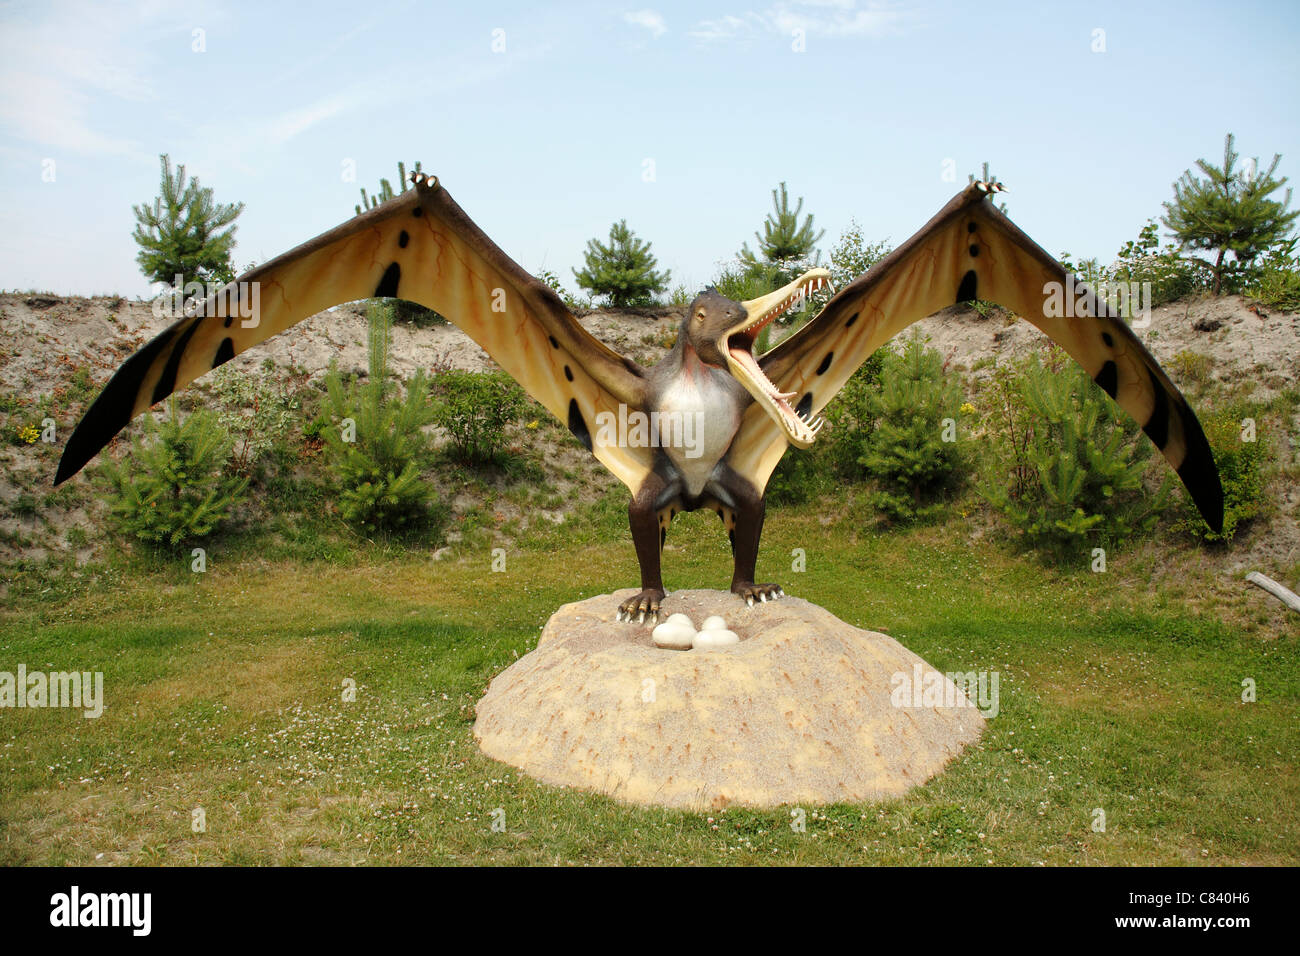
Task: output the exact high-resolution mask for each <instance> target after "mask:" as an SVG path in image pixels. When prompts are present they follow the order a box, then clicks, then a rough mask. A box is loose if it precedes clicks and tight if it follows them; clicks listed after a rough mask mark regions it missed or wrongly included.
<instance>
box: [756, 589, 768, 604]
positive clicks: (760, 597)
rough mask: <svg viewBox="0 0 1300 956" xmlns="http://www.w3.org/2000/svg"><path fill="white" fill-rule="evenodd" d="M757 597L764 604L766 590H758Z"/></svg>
mask: <svg viewBox="0 0 1300 956" xmlns="http://www.w3.org/2000/svg"><path fill="white" fill-rule="evenodd" d="M758 599H759V600H760V601H762V602H763V603H764V604H766V603H767V592H766V591H759V592H758Z"/></svg>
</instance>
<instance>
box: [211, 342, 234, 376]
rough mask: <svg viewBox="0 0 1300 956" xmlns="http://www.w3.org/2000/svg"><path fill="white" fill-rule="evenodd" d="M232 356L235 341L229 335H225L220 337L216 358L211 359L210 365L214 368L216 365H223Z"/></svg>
mask: <svg viewBox="0 0 1300 956" xmlns="http://www.w3.org/2000/svg"><path fill="white" fill-rule="evenodd" d="M234 357H235V343H234V341H233V340H231V338H230V337H229V336H227V337H226V338H224V339H222V340H221V344H220V345H218V346H217V355H216V358H214V359H213V360H212V367H213V368H216V367H217V366H218V365H225V364H226V363H227V362H229V361H230V360H231V359H232V358H234Z"/></svg>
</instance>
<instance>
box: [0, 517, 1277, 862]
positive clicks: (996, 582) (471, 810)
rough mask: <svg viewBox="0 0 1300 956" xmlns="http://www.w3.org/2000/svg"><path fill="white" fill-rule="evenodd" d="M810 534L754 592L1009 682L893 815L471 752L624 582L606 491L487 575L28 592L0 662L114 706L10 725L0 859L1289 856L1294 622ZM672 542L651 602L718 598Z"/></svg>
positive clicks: (450, 569)
mask: <svg viewBox="0 0 1300 956" xmlns="http://www.w3.org/2000/svg"><path fill="white" fill-rule="evenodd" d="M820 519H821V516H820V515H819V514H818V513H817V511H816V510H814V509H813V508H811V507H806V508H788V509H782V510H779V511H774V512H773V513H772V514H770V515H769V517H768V521H767V527H766V531H765V537H764V549H763V555H762V559H761V560H760V576H761V577H763V578H764V579H767V580H777V581H780V582H781V583H782V584H783V585H785V586H786V588H787V590H789V591H790V592H791V593H793V594H797V595H799V596H801V597H804V598H807V599H809V600H812V601H815V602H817V603H819V604H822V605H823V606H825V607H826V608H828V609H829V610H830V611H832V612H833V613H835V614H837V615H838V616H840V617H841V618H843V619H844V620H846V621H848V622H850V623H852V624H854V625H857V626H861V627H866V628H874V629H879V630H885V631H887V632H889V633H890V634H892V635H893V636H894V637H896V638H898V639H899V640H900V641H902V642H903V643H904V644H905V645H906V646H908V647H909V648H911V649H912V650H914V651H916V652H917V653H919V654H920V655H921V656H922V657H924V658H926V659H927V660H928V661H930V663H932V664H933V665H934V666H936V667H937V668H939V669H940V670H947V671H955V670H961V671H966V670H979V669H985V670H996V671H998V672H999V674H1000V678H1001V700H1000V713H999V715H998V716H997V717H996V718H995V719H993V720H992V721H991V722H990V724H989V729H988V732H987V733H986V734H985V736H984V738H983V739H982V740H981V741H980V742H979V743H978V744H977V745H976V746H974V747H972V748H971V749H969V750H968V751H967V752H966V753H965V754H964V755H963V756H961V757H960V758H958V759H957V760H956V761H954V762H953V763H952V764H951V765H950V766H949V768H948V769H947V770H946V771H945V772H944V773H942V774H941V775H939V776H938V777H936V778H935V779H933V780H932V781H930V782H929V783H928V784H926V785H925V786H922V787H920V788H918V789H916V790H914V791H913V792H912V793H911V794H909V795H908V796H907V797H906V798H904V799H901V800H895V801H890V802H886V803H880V804H866V805H835V806H830V807H825V808H811V807H810V808H807V809H808V811H809V812H808V818H807V832H804V833H796V832H793V831H792V830H791V828H790V826H789V823H790V817H789V811H788V810H773V811H752V810H743V809H735V808H733V809H729V810H726V811H720V812H718V811H715V812H709V813H698V814H695V813H683V812H678V811H667V810H646V809H640V808H635V807H630V806H625V805H623V804H619V803H617V802H614V801H612V800H609V799H606V798H604V797H601V796H597V795H593V794H586V793H581V792H575V791H571V790H561V789H556V788H552V787H547V786H544V785H541V784H538V783H534V782H533V781H531V780H529V779H528V778H526V777H524V776H523V775H522V774H520V773H519V772H517V771H515V770H514V769H513V768H511V767H508V766H505V765H503V764H499V763H496V762H494V761H492V760H489V759H487V758H486V757H484V756H483V755H481V754H480V753H479V752H478V750H477V748H476V746H475V744H474V740H473V736H472V733H471V726H472V721H473V705H474V703H475V701H477V700H478V698H479V697H480V696H481V695H482V693H483V691H484V690H485V688H486V686H487V683H488V682H489V681H490V680H491V678H492V677H493V676H494V675H495V674H497V673H499V672H500V671H501V670H502V669H503V668H504V667H506V666H508V665H509V663H510V662H511V661H513V660H515V659H516V657H517V656H519V655H522V654H525V653H527V652H528V651H529V650H530V649H531V648H532V647H533V646H534V645H535V642H536V639H537V635H538V632H539V630H540V628H541V626H542V624H544V623H545V621H546V619H547V618H548V617H549V615H550V614H551V613H552V612H553V611H554V610H555V608H556V607H557V606H559V605H560V604H562V603H566V602H568V601H573V600H578V599H580V598H583V597H589V596H591V595H593V594H599V593H603V592H607V591H610V590H613V589H615V588H619V587H626V586H629V585H631V584H632V583H634V582H635V581H636V579H637V570H636V564H635V558H634V556H633V552H632V547H631V543H630V541H628V540H627V539H626V532H623V533H621V534H620V533H618V532H617V529H618V527H619V526H620V524H621V521H622V520H623V519H622V514H621V504H620V503H619V502H618V501H617V500H616V499H615V498H614V497H610V498H609V500H608V501H606V500H604V499H602V500H601V501H600V502H599V503H598V504H597V505H596V506H594V507H593V508H591V509H588V510H587V511H586V512H584V513H583V515H582V516H581V517H580V518H579V519H576V520H575V521H573V522H570V523H569V525H566V526H564V527H561V528H558V529H546V528H542V529H540V530H539V531H538V532H537V534H536V535H535V536H534V537H533V538H530V539H528V543H527V547H526V548H524V549H516V550H511V551H509V553H508V555H507V570H506V572H505V573H498V574H493V573H489V567H490V563H491V554H490V551H489V546H488V544H486V543H485V544H483V545H482V546H479V545H477V544H476V545H474V546H472V547H466V548H463V549H461V552H460V553H459V555H458V556H456V557H454V558H453V559H450V560H443V561H438V562H434V561H431V560H430V559H429V558H428V556H427V555H424V554H418V555H412V554H405V553H403V552H402V551H401V549H398V548H387V547H372V546H363V547H360V548H359V549H358V550H357V551H356V553H355V556H354V560H352V561H351V562H339V561H336V560H332V559H330V558H327V559H326V560H320V561H296V562H295V561H290V560H276V559H274V558H270V557H265V556H263V557H261V558H259V557H257V556H256V555H254V554H252V553H249V549H244V548H241V549H239V558H238V561H234V560H233V558H226V559H223V558H222V557H221V552H220V549H219V548H215V549H213V551H212V552H210V554H212V557H210V568H211V570H209V571H208V572H207V573H206V574H201V575H195V574H191V573H190V572H189V571H188V559H186V560H185V561H184V563H183V564H182V562H181V560H180V559H179V558H178V559H176V560H175V561H173V562H171V563H170V564H168V565H164V566H158V565H157V563H156V559H154V560H153V563H151V561H150V559H145V558H132V559H130V560H129V561H124V562H123V563H122V564H121V565H120V566H119V567H117V568H115V569H109V570H107V571H104V572H102V573H100V574H98V575H97V576H95V577H94V578H90V577H83V578H82V579H80V580H79V581H76V582H75V583H72V584H69V583H68V582H66V581H64V582H62V583H58V584H54V585H52V586H51V587H52V589H51V590H50V591H49V592H48V593H46V594H41V593H40V592H41V588H40V587H35V586H30V587H27V588H25V589H17V590H16V591H15V592H14V593H16V594H18V596H17V597H16V598H15V599H14V600H13V601H12V602H11V603H12V604H13V605H14V606H12V607H11V608H9V609H8V610H6V611H3V612H0V613H2V615H3V616H0V670H9V671H12V670H14V669H16V667H17V665H18V664H19V663H20V662H21V663H25V664H26V665H27V667H28V668H29V669H30V670H35V669H42V670H58V669H71V668H76V669H91V670H102V671H104V673H105V697H106V710H105V713H104V715H103V716H102V717H101V718H99V719H97V720H86V719H84V718H82V717H81V716H80V713H79V712H76V713H73V712H68V711H59V710H8V709H6V710H0V781H2V785H0V863H3V864H66V863H75V864H92V863H95V862H97V861H98V862H100V863H132V864H148V863H167V864H171V863H182V864H184V863H225V864H298V863H390V864H391V863H510V864H519V863H529V864H581V863H595V864H647V863H650V864H655V863H659V864H672V863H692V864H694V863H701V864H712V863H753V864H764V863H782V864H807V863H813V864H822V863H825V864H840V863H883V864H912V863H956V864H966V863H971V864H982V863H998V864H1037V863H1040V862H1041V863H1046V864H1049V865H1051V864H1180V863H1209V864H1241V863H1259V864H1269V863H1274V864H1276V863H1289V864H1294V863H1296V862H1297V861H1300V814H1298V813H1297V802H1298V801H1297V796H1298V795H1300V773H1297V756H1296V755H1297V753H1300V739H1298V738H1300V733H1298V730H1300V728H1298V727H1297V723H1298V721H1300V708H1298V707H1297V703H1298V702H1300V686H1298V684H1300V682H1298V680H1297V677H1296V674H1297V666H1296V665H1297V660H1296V643H1295V634H1294V632H1292V633H1291V634H1290V635H1284V636H1282V637H1281V638H1273V639H1269V638H1266V637H1261V636H1259V635H1258V634H1253V633H1248V632H1246V631H1243V630H1240V629H1238V628H1237V627H1235V626H1233V625H1230V624H1228V623H1224V622H1223V621H1222V620H1220V618H1219V617H1216V616H1212V615H1211V614H1209V613H1193V612H1191V611H1189V610H1187V609H1186V608H1185V607H1184V606H1182V605H1181V604H1179V603H1178V602H1176V601H1165V600H1159V599H1157V597H1156V596H1155V595H1153V594H1152V593H1151V592H1150V591H1148V590H1145V589H1143V588H1140V587H1134V586H1132V585H1133V583H1134V581H1135V580H1136V579H1138V577H1139V576H1140V575H1142V574H1144V573H1145V570H1144V566H1143V565H1142V563H1141V559H1140V558H1139V557H1138V556H1136V555H1135V556H1133V557H1131V558H1129V557H1125V556H1124V555H1118V556H1112V557H1111V559H1110V561H1109V566H1110V570H1109V571H1108V573H1107V574H1091V573H1088V572H1086V571H1083V572H1072V571H1065V570H1061V569H1053V568H1046V567H1043V566H1042V565H1040V564H1038V563H1037V562H1035V561H1033V560H1032V559H1029V558H1023V557H1015V556H1011V555H1009V554H1008V553H1007V552H1006V550H1005V549H1003V548H1001V547H999V546H997V545H996V544H995V543H991V542H988V541H987V540H984V539H980V540H972V539H971V538H970V537H969V535H968V530H969V529H968V528H967V526H966V523H965V522H964V521H963V520H961V519H956V518H954V519H953V520H952V521H950V522H948V523H947V524H943V525H936V526H931V527H927V528H920V529H916V530H913V531H910V532H895V533H890V534H887V535H874V534H869V533H867V532H864V531H860V530H859V529H862V528H865V527H867V526H868V523H867V520H866V519H867V512H866V510H865V509H864V508H863V507H862V506H861V505H859V504H857V503H855V502H854V501H853V500H852V499H850V501H849V502H848V503H847V504H844V505H843V506H842V507H841V513H840V514H839V515H838V516H837V517H836V520H834V521H832V522H831V523H830V524H823V523H822V521H821V520H820ZM668 540H669V545H670V550H669V551H668V552H667V553H666V555H665V574H666V578H667V581H668V583H669V585H670V586H671V587H675V588H682V587H723V586H725V584H726V582H727V581H728V580H729V578H730V562H729V555H728V553H727V548H726V542H725V536H724V533H723V531H722V529H721V526H720V524H719V523H718V522H717V520H716V518H715V519H713V520H709V518H708V516H705V515H700V514H695V515H686V516H682V517H679V519H678V521H677V522H675V523H674V526H673V528H672V531H671V532H670V534H669V539H668ZM796 547H799V548H803V549H805V551H806V553H807V571H806V572H805V573H802V574H794V573H790V572H789V570H788V569H789V567H790V563H789V562H790V559H789V557H788V556H789V555H790V552H791V549H793V548H796ZM783 569H784V572H783ZM33 573H34V572H33ZM1245 678H1252V679H1253V680H1254V681H1255V682H1256V685H1257V687H1258V702H1256V703H1250V704H1247V703H1243V702H1242V701H1241V690H1242V687H1241V684H1242V680H1243V679H1245ZM345 679H348V680H351V681H354V682H355V684H356V687H357V697H356V701H355V702H352V703H347V702H344V701H343V699H342V690H343V685H344V681H345ZM196 808H203V810H204V812H205V814H206V821H207V827H206V832H202V833H195V832H193V831H192V828H191V813H192V811H193V810H195V809H196ZM497 808H500V809H502V810H503V811H504V813H505V831H504V832H493V831H492V812H493V811H494V810H495V809H497ZM1095 808H1101V809H1102V810H1104V811H1105V814H1106V821H1107V827H1106V832H1104V833H1100V832H1094V831H1093V830H1092V828H1091V825H1092V822H1093V819H1094V809H1095Z"/></svg>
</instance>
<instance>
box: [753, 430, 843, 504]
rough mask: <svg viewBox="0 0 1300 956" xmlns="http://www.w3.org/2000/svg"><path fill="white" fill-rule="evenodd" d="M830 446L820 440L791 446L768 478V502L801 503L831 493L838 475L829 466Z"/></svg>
mask: <svg viewBox="0 0 1300 956" xmlns="http://www.w3.org/2000/svg"><path fill="white" fill-rule="evenodd" d="M828 447H829V446H825V445H823V444H822V443H821V441H818V442H816V443H815V444H814V445H813V446H812V447H811V448H808V449H801V448H791V449H788V450H787V451H786V453H785V455H784V456H783V457H782V458H781V460H780V462H778V463H777V466H776V468H775V469H773V471H772V477H770V478H769V479H768V480H767V492H766V494H767V500H768V502H769V503H771V504H777V505H800V504H803V503H804V502H806V501H811V500H812V499H813V498H817V497H819V496H821V495H823V494H829V493H831V492H832V491H833V490H834V488H833V485H834V481H835V477H834V474H833V473H832V469H831V468H829V467H828V463H829V457H830V456H829V452H828Z"/></svg>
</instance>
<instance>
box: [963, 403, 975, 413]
mask: <svg viewBox="0 0 1300 956" xmlns="http://www.w3.org/2000/svg"><path fill="white" fill-rule="evenodd" d="M961 413H962V414H963V415H974V414H975V406H974V405H972V404H971V403H970V402H962V404H961Z"/></svg>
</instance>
